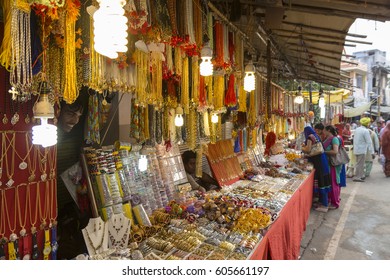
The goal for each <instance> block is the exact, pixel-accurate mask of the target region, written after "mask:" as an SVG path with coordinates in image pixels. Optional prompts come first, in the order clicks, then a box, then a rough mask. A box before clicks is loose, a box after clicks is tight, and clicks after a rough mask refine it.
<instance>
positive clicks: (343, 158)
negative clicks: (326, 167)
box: [329, 145, 349, 166]
mask: <svg viewBox="0 0 390 280" xmlns="http://www.w3.org/2000/svg"><path fill="white" fill-rule="evenodd" d="M348 162H349V156H348V153H347V151H346V150H345V148H344V147H343V146H341V145H340V146H339V151H338V153H337V154H335V155H330V156H329V163H330V164H331V165H332V166H338V165H342V164H347V163H348Z"/></svg>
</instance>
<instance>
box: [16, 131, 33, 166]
mask: <svg viewBox="0 0 390 280" xmlns="http://www.w3.org/2000/svg"><path fill="white" fill-rule="evenodd" d="M28 134H29V132H26V133H25V139H26V155H25V156H24V157H21V156H20V155H19V153H18V151H17V149H16V147H15V145H13V149H14V153H15V154H16V155H17V156H18V158H19V159H20V161H21V162H20V163H19V169H20V170H25V169H26V168H27V167H28V165H27V163H26V159H27V158H28V157H29V156H30V152H31V150H32V148H33V145H31V146H30V143H29V141H28Z"/></svg>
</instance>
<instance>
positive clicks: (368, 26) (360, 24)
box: [345, 19, 390, 60]
mask: <svg viewBox="0 0 390 280" xmlns="http://www.w3.org/2000/svg"><path fill="white" fill-rule="evenodd" d="M348 33H354V34H360V35H367V37H366V38H357V37H351V36H347V39H351V40H357V41H365V42H372V45H367V44H359V43H351V42H345V43H346V44H356V47H345V51H346V53H347V54H351V55H352V53H353V52H358V51H365V50H372V49H378V50H381V51H386V59H387V60H390V21H386V22H381V21H373V20H365V19H357V20H356V21H355V22H354V23H353V24H352V25H351V27H350V29H349V32H348Z"/></svg>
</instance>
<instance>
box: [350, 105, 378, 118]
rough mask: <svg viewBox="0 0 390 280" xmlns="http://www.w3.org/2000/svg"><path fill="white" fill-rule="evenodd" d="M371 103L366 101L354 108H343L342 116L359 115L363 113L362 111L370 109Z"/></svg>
mask: <svg viewBox="0 0 390 280" xmlns="http://www.w3.org/2000/svg"><path fill="white" fill-rule="evenodd" d="M371 104H372V103H371V102H367V103H365V104H363V105H361V106H359V107H356V108H348V109H344V117H345V118H353V117H357V116H361V115H362V114H364V112H366V111H368V110H370V107H371Z"/></svg>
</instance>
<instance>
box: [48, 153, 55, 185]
mask: <svg viewBox="0 0 390 280" xmlns="http://www.w3.org/2000/svg"><path fill="white" fill-rule="evenodd" d="M48 160H49V168H50V173H49V179H50V180H52V179H54V178H55V176H56V166H57V145H54V147H52V148H51V152H49V153H48Z"/></svg>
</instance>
